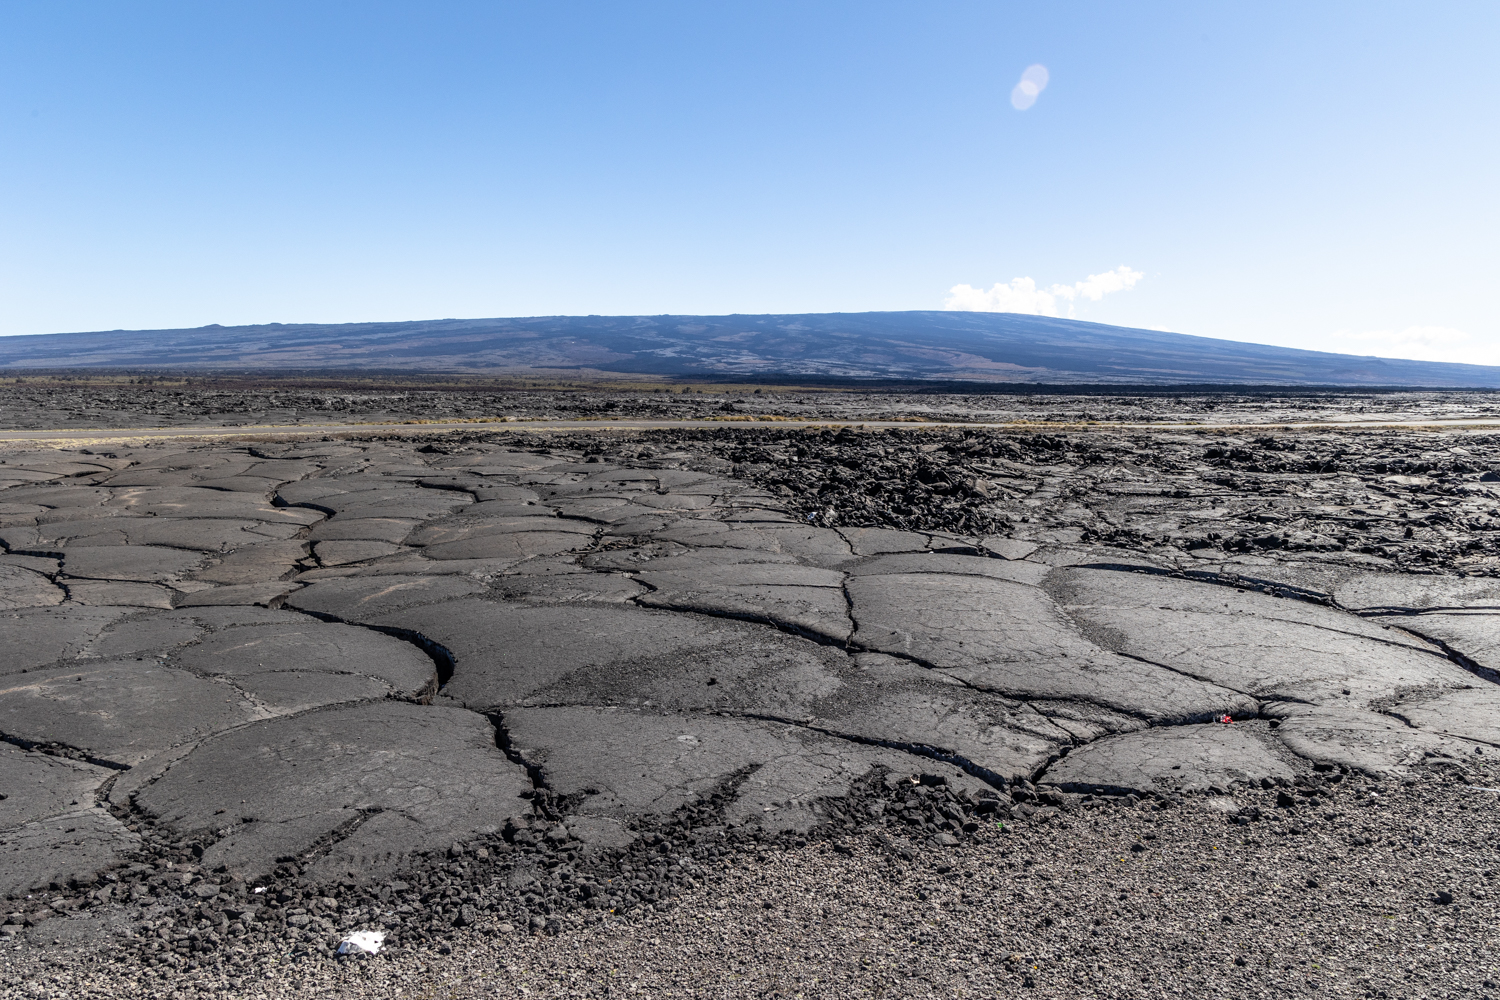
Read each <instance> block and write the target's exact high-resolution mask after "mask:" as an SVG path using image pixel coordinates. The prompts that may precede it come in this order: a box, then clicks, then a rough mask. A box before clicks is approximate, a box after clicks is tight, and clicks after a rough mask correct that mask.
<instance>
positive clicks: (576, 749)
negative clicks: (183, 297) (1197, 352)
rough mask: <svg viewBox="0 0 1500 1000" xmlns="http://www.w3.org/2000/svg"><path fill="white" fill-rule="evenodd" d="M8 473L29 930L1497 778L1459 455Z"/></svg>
mask: <svg viewBox="0 0 1500 1000" xmlns="http://www.w3.org/2000/svg"><path fill="white" fill-rule="evenodd" d="M736 405H738V404H736ZM840 405H851V406H852V405H855V403H854V402H851V401H849V400H845V401H844V402H843V403H841V404H840ZM859 405H863V404H859ZM3 457H4V462H3V463H0V546H3V548H4V554H3V555H0V621H4V622H6V625H7V635H8V636H13V637H14V639H13V641H10V642H8V643H7V644H6V645H5V646H4V647H3V648H0V678H3V680H4V682H5V683H4V684H0V733H3V734H4V736H3V737H0V783H3V784H0V794H4V795H5V796H6V797H5V798H0V891H3V892H4V893H5V894H6V895H7V896H8V897H9V899H10V902H11V904H12V905H11V909H10V911H9V915H8V916H7V917H6V923H5V924H4V925H3V926H4V928H6V929H5V930H4V935H5V936H6V937H8V938H12V939H16V940H19V941H22V942H27V943H28V944H30V945H36V946H39V947H40V948H42V949H43V950H45V949H46V948H48V947H50V945H49V944H48V942H49V941H50V940H52V939H53V938H58V939H59V940H61V939H62V929H63V928H68V934H70V935H72V938H71V939H72V940H75V941H88V942H93V944H94V945H95V946H107V947H108V948H113V949H117V951H120V950H122V951H123V952H125V953H128V954H129V956H130V959H129V960H130V961H131V962H134V963H136V964H137V965H138V966H140V967H143V968H147V967H149V968H151V969H155V970H161V971H162V972H163V973H164V974H168V975H184V974H187V973H188V972H191V971H193V970H197V971H198V972H200V973H203V974H209V973H210V972H212V973H213V974H220V973H222V974H224V975H228V974H229V972H228V971H226V970H233V969H238V968H242V967H245V966H247V965H249V964H252V963H258V962H260V961H262V957H263V956H264V955H265V954H267V953H269V952H270V951H272V950H274V951H278V952H279V953H281V954H283V955H286V954H291V955H293V956H296V957H298V958H300V959H306V960H310V961H311V960H318V961H321V960H322V959H324V958H330V957H331V954H332V950H333V948H334V947H335V946H336V945H337V943H338V939H339V936H340V935H341V934H342V933H343V932H345V931H348V930H351V929H355V928H356V927H379V928H381V929H383V930H385V931H386V932H387V934H388V939H387V940H388V942H389V948H390V949H391V950H392V951H393V952H394V953H397V954H405V953H408V952H422V953H425V952H426V951H427V950H430V949H434V948H442V947H445V946H446V944H445V943H446V942H449V941H450V940H451V939H452V938H453V937H454V936H455V935H468V936H476V935H478V936H483V935H489V936H490V937H491V938H492V939H495V940H506V939H507V935H515V936H517V937H520V936H521V935H524V934H526V933H536V934H540V935H544V936H546V935H555V934H558V933H560V932H563V931H570V932H571V931H576V932H578V933H580V934H587V933H592V929H593V928H596V927H598V926H610V925H611V924H612V923H620V922H623V923H624V924H627V925H632V926H633V925H634V923H635V922H638V921H642V920H654V919H669V918H670V916H671V915H672V914H673V913H675V912H677V909H678V908H679V907H681V906H683V905H686V904H685V903H684V900H688V899H696V898H697V897H696V896H695V895H694V894H696V893H702V892H705V891H708V890H709V888H710V887H711V886H713V885H717V884H720V883H721V882H722V880H723V879H726V878H728V877H730V876H729V875H728V874H727V873H728V871H729V869H728V868H726V867H725V866H726V865H729V864H730V863H734V864H740V863H743V862H745V861H747V860H753V859H759V858H761V857H764V858H766V859H767V860H766V861H765V862H761V861H758V860H754V862H753V863H755V864H760V863H765V864H772V863H779V862H776V861H775V859H778V858H790V857H794V856H802V855H800V854H798V852H813V853H817V852H824V853H826V854H827V856H828V857H831V858H833V857H852V856H856V855H858V856H867V857H869V858H872V859H875V863H876V864H878V865H879V866H883V869H889V870H891V871H896V870H901V871H909V870H911V869H910V866H912V865H914V864H917V863H919V859H922V858H929V857H936V856H952V857H954V858H965V857H975V858H977V857H989V858H1001V859H1003V858H1004V857H1005V856H1006V854H1007V852H1015V851H1019V850H1023V849H1024V850H1027V851H1029V850H1031V849H1032V847H1033V846H1034V845H1037V844H1041V843H1043V842H1044V841H1048V839H1049V838H1050V839H1051V840H1055V841H1056V842H1058V843H1061V842H1063V841H1064V840H1066V839H1067V838H1068V837H1071V836H1074V834H1073V833H1070V832H1069V831H1081V830H1083V831H1086V830H1105V829H1125V828H1128V829H1132V830H1144V829H1148V828H1154V826H1156V825H1173V824H1177V825H1179V826H1181V827H1182V828H1183V829H1186V828H1187V827H1189V826H1191V825H1192V824H1195V823H1196V824H1199V826H1201V825H1202V824H1204V823H1207V824H1210V827H1211V828H1212V829H1213V830H1217V831H1219V833H1218V834H1216V835H1217V836H1221V837H1230V838H1238V840H1237V841H1236V842H1237V843H1243V844H1245V845H1249V844H1251V842H1252V841H1253V842H1255V843H1257V844H1259V843H1262V842H1263V841H1265V842H1272V841H1274V842H1275V843H1281V842H1282V841H1283V840H1285V842H1286V843H1288V844H1290V843H1291V842H1292V840H1291V839H1287V838H1292V839H1295V838H1298V837H1303V836H1305V835H1308V834H1311V833H1312V832H1313V831H1315V830H1316V831H1318V833H1317V836H1319V837H1324V836H1329V837H1333V836H1336V837H1343V838H1350V837H1356V836H1357V837H1358V838H1361V839H1363V838H1366V837H1369V836H1376V835H1378V829H1377V827H1378V824H1371V823H1367V822H1364V821H1362V820H1360V819H1359V817H1360V816H1361V815H1374V813H1373V812H1370V813H1361V812H1359V811H1358V810H1375V809H1377V808H1384V807H1385V806H1384V803H1385V801H1386V799H1385V798H1384V797H1385V796H1386V795H1388V790H1389V789H1392V788H1399V789H1413V791H1411V792H1410V794H1411V795H1413V796H1419V795H1427V794H1429V793H1428V792H1427V791H1423V789H1441V790H1442V791H1441V792H1436V791H1434V792H1432V793H1431V794H1434V795H1438V794H1440V795H1443V796H1449V798H1447V799H1444V800H1443V801H1450V800H1451V799H1452V796H1456V795H1459V794H1460V793H1461V792H1462V791H1463V789H1465V788H1467V787H1468V786H1471V785H1479V786H1481V789H1483V788H1489V787H1491V786H1492V785H1493V783H1494V779H1493V778H1491V777H1488V775H1489V774H1490V773H1491V768H1490V764H1489V758H1490V757H1491V756H1493V751H1494V747H1495V746H1497V745H1500V723H1497V722H1496V719H1497V718H1500V688H1497V687H1496V685H1495V684H1494V683H1493V681H1494V680H1495V679H1496V677H1497V673H1496V671H1497V669H1500V611H1497V608H1500V583H1496V582H1495V580H1494V578H1495V577H1496V576H1497V575H1500V573H1497V572H1496V570H1497V569H1500V544H1497V541H1500V535H1497V534H1496V533H1497V532H1500V506H1497V505H1500V473H1497V472H1495V471H1493V470H1494V468H1495V467H1497V466H1500V439H1497V438H1494V437H1492V436H1490V435H1487V434H1483V433H1465V434H1463V435H1462V436H1445V435H1436V434H1432V433H1429V432H1421V431H1409V432H1333V431H1309V432H1305V433H1299V434H1291V433H1285V434H1265V433H1259V434H1258V436H1254V437H1252V436H1249V435H1244V434H1238V435H1237V434H1236V433H1234V432H1231V431H1212V430H1203V431H1198V430H1181V429H1175V430H1172V431H1159V432H1151V433H1148V432H1145V431H1129V432H1117V431H1110V430H1108V429H1099V430H1093V431H1088V432H1083V431H1067V432H1062V431H1058V432H1046V433H1033V432H1026V431H1015V432H1000V431H993V430H983V431H981V430H956V431H923V430H920V429H916V428H914V429H911V430H906V429H902V430H895V431H880V432H872V431H870V432H867V431H857V430H853V429H848V428H846V429H842V430H838V431H833V430H808V431H792V432H788V431H779V430H774V429H755V430H744V429H733V428H732V427H726V428H725V429H724V430H712V431H698V430H684V431H671V432H668V431H656V432H650V433H616V432H608V433H604V432H598V433H596V432H587V433H571V434H557V435H544V434H535V433H528V432H508V433H502V432H488V431H483V430H478V429H476V430H473V431H465V432H463V433H460V434H451V435H450V434H445V435H424V434H423V433H422V432H421V431H420V429H414V431H413V433H412V434H410V435H404V436H402V435H380V436H376V437H370V438H339V439H334V440H325V441H282V442H275V441H259V442H256V443H254V444H251V445H246V444H236V443H219V444H206V445H203V444H192V443H186V444H170V445H161V446H157V445H152V446H141V447H132V448H126V447H123V446H121V447H118V448H114V449H113V450H109V451H103V449H94V448H82V447H81V448H74V449H71V450H49V451H45V452H44V451H19V450H18V451H12V452H7V453H6V454H5V455H4V456H3ZM1393 526H1399V530H1394V528H1393ZM1474 794H1492V793H1487V792H1482V791H1481V792H1476V793H1474ZM1412 801H1413V802H1415V801H1417V799H1412ZM1453 801H1456V800H1453ZM1400 808H1405V806H1401V807H1400ZM1465 811H1466V812H1467V810H1465ZM1401 815H1403V816H1404V815H1406V814H1405V813H1401ZM1402 822H1406V820H1402ZM1143 824H1144V826H1143ZM1356 829H1357V830H1359V831H1360V832H1359V833H1357V834H1356V833H1350V832H1349V831H1352V830H1356ZM1142 836H1144V834H1142ZM1141 842H1142V843H1145V841H1141ZM1308 842H1311V841H1308ZM1022 844H1025V845H1028V846H1026V847H1024V848H1023V847H1022V846H1021V845H1022ZM1154 849H1155V848H1143V849H1142V851H1132V852H1130V853H1132V854H1135V855H1140V854H1142V853H1143V852H1147V851H1149V850H1154ZM1266 849H1267V850H1271V849H1272V848H1271V847H1268V848H1266ZM1276 849H1278V850H1279V848H1276ZM1127 850H1128V849H1127ZM830 852H831V853H830ZM946 863H949V862H945V864H946ZM1000 867H1001V868H1002V869H1003V868H1004V867H1005V866H1004V863H1003V862H1002V863H1001V865H1000ZM1174 877H1176V876H1174ZM258 888H260V889H264V891H263V892H257V891H256V889H258ZM1445 891H1447V890H1445ZM692 905H694V906H696V905H698V904H697V903H693V904H692ZM1444 905H1446V904H1444ZM215 970H217V971H215Z"/></svg>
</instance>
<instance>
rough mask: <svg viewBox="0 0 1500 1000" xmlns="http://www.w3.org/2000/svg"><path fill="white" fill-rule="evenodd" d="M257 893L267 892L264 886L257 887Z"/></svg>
mask: <svg viewBox="0 0 1500 1000" xmlns="http://www.w3.org/2000/svg"><path fill="white" fill-rule="evenodd" d="M255 891H256V892H265V891H266V887H265V886H263V885H258V886H256V887H255Z"/></svg>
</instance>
